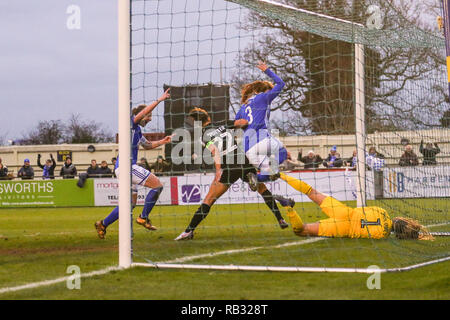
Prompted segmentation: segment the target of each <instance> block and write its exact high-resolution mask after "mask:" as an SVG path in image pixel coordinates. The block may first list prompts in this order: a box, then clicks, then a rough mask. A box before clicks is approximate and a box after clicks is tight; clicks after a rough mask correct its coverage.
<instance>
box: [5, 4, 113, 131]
mask: <svg viewBox="0 0 450 320" xmlns="http://www.w3.org/2000/svg"><path fill="white" fill-rule="evenodd" d="M72 4H76V5H78V6H79V7H80V9H81V29H79V30H76V29H75V30H69V29H68V28H67V20H68V18H69V16H70V15H69V14H67V13H66V12H67V9H68V7H69V6H70V5H72ZM116 17H117V10H116V1H104V0H102V1H88V0H72V1H68V0H39V1H36V0H21V1H14V0H2V1H1V2H0V43H1V45H0V46H1V53H0V57H1V58H0V109H1V116H0V135H1V136H3V137H7V138H18V137H20V136H21V135H22V133H23V132H26V131H27V129H29V128H30V127H34V126H35V125H36V123H37V121H38V120H45V119H49V120H50V119H61V120H66V119H67V118H68V117H69V115H70V114H71V113H79V114H81V115H82V117H83V118H84V119H86V120H87V119H97V120H99V121H101V122H103V123H105V124H106V125H107V126H108V127H110V128H116V127H117V124H116V123H117V115H116V114H117V112H116V105H117V104H116V101H117V93H116V92H117V85H116V83H117V76H116V75H117V62H116V60H117V44H116V42H117V40H116V38H117V36H116V35H117V18H116Z"/></svg>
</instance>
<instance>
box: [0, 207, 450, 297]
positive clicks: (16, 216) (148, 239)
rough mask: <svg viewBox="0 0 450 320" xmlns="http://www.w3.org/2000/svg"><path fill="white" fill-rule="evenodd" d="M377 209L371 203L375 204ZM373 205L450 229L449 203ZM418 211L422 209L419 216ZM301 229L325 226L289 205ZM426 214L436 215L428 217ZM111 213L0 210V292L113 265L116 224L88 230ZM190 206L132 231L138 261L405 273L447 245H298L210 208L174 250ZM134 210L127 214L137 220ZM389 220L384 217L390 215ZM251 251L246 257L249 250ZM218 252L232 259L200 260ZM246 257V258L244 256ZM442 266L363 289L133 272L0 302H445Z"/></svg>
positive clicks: (346, 277) (357, 277) (342, 279)
mask: <svg viewBox="0 0 450 320" xmlns="http://www.w3.org/2000/svg"><path fill="white" fill-rule="evenodd" d="M378 204H379V203H378ZM379 205H380V206H383V207H386V208H389V209H391V208H396V214H391V215H392V216H395V215H397V214H399V215H402V214H404V213H405V212H408V215H409V216H413V217H415V218H418V219H419V220H420V221H421V222H423V223H424V224H426V225H436V226H435V227H432V228H431V230H432V231H449V226H448V225H446V224H445V223H446V222H447V221H448V218H449V217H448V211H447V209H448V200H447V199H433V200H423V199H420V200H402V201H400V200H391V201H383V203H382V204H379ZM424 208H427V209H426V211H424ZM296 209H297V211H298V212H299V213H300V214H301V216H302V217H303V219H304V220H305V221H306V222H310V221H316V220H318V219H322V218H324V216H323V215H322V214H321V212H320V211H319V210H318V209H317V207H316V206H315V205H313V204H297V206H296ZM433 209H434V210H433ZM110 210H111V208H66V209H8V210H0V289H1V288H5V287H14V286H18V285H24V284H28V283H32V282H38V281H44V280H50V279H55V278H59V277H64V276H67V275H68V274H67V273H66V270H67V267H68V266H70V265H77V266H79V267H80V269H81V271H82V272H83V273H86V272H89V271H95V270H100V269H103V268H106V267H109V266H114V265H117V259H118V252H117V250H118V249H117V247H118V242H117V224H115V225H113V226H111V227H110V228H108V233H107V238H106V239H105V240H99V239H98V238H97V236H96V234H95V230H94V228H93V224H94V222H95V221H96V220H99V219H102V218H103V217H104V216H106V215H107V214H108V213H109V211H110ZM195 210H196V206H190V207H188V206H159V207H156V208H155V210H154V212H153V214H152V217H153V218H152V220H153V222H154V224H155V225H157V226H158V227H160V229H159V230H158V231H156V232H148V231H146V230H144V229H143V228H142V227H140V226H137V225H135V227H134V239H133V250H134V260H135V261H138V262H163V261H173V260H175V259H179V258H183V259H185V262H184V263H196V264H221V265H224V264H235V265H259V266H309V267H361V268H366V267H368V266H370V265H378V266H379V267H381V268H393V267H403V266H408V265H411V264H415V263H420V262H424V261H428V260H432V259H436V258H440V257H445V256H448V255H450V252H449V251H450V250H449V239H448V238H437V239H436V240H435V241H433V242H426V241H399V240H396V239H394V238H393V237H392V238H390V239H387V240H370V239H364V240H363V239H359V240H357V239H354V240H351V239H324V240H320V241H317V242H313V243H308V244H299V245H291V246H288V247H277V246H279V245H283V244H287V243H289V244H291V243H292V242H296V241H300V240H302V238H299V237H296V236H295V235H294V234H293V233H292V231H291V229H286V230H281V229H280V228H279V227H278V225H277V224H276V221H275V219H274V217H273V216H272V214H271V212H270V211H268V209H267V208H266V207H265V205H263V204H259V205H257V204H253V205H250V204H246V205H218V206H215V207H213V209H212V210H211V213H210V214H209V216H208V218H207V219H206V220H205V221H203V223H202V224H201V226H200V227H199V228H198V231H197V232H196V235H195V239H194V240H193V241H186V242H175V241H173V239H174V238H175V237H176V236H177V235H178V234H179V233H180V232H182V231H183V230H184V228H185V227H186V225H187V224H188V222H189V220H190V218H191V216H192V214H193V212H195ZM140 211H141V208H136V209H135V217H136V216H137V214H139V213H140ZM390 212H392V209H391V210H390ZM255 247H257V248H258V249H254V250H250V251H248V250H249V248H255ZM226 250H242V252H240V251H235V252H234V253H231V254H230V253H228V254H220V255H216V256H207V254H211V253H216V254H217V253H220V252H223V251H226ZM244 250H245V251H244ZM449 267H450V262H445V263H439V264H436V265H432V266H428V267H424V268H420V269H416V270H413V271H408V272H403V273H392V274H382V275H381V290H369V289H367V286H366V281H367V278H368V276H369V275H364V274H323V273H319V274H315V273H270V272H233V271H191V270H156V269H153V268H133V269H130V270H126V271H117V272H111V273H109V274H106V275H102V276H95V277H92V278H83V279H82V280H81V289H80V290H69V289H67V287H66V284H65V283H60V284H56V285H51V286H44V287H39V288H36V289H26V290H22V291H17V292H12V293H5V294H0V299H449V298H450V290H449V289H448V288H449V287H450V276H449V275H448V269H449Z"/></svg>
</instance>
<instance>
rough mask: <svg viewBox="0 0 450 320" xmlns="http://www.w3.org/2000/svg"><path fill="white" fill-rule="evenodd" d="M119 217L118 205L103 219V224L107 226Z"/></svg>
mask: <svg viewBox="0 0 450 320" xmlns="http://www.w3.org/2000/svg"><path fill="white" fill-rule="evenodd" d="M117 219H119V207H115V208H114V210H113V211H111V213H110V214H109V215H108V216H107V217H106V218H105V219H104V220H103V222H102V223H103V225H104V226H105V227H107V226H109V225H110V224H111V223H113V222H114V221H116V220H117Z"/></svg>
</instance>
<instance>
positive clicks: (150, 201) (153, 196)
mask: <svg viewBox="0 0 450 320" xmlns="http://www.w3.org/2000/svg"><path fill="white" fill-rule="evenodd" d="M162 190H163V187H159V188H155V189H151V190H150V191H149V193H148V194H147V196H146V197H145V205H144V209H142V213H141V218H142V219H147V218H148V215H149V214H150V212H151V211H152V209H153V207H154V206H155V204H156V201H158V198H159V195H160V194H161V191H162Z"/></svg>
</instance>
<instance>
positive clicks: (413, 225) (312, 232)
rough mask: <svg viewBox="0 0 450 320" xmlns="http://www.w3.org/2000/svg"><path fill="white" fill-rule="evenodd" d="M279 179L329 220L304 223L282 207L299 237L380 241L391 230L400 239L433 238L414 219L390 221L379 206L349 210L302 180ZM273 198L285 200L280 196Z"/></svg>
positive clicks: (286, 177)
mask: <svg viewBox="0 0 450 320" xmlns="http://www.w3.org/2000/svg"><path fill="white" fill-rule="evenodd" d="M280 178H281V179H283V180H284V181H286V182H287V183H288V184H289V185H290V186H291V187H293V188H294V189H296V190H298V191H300V192H302V193H304V194H305V195H307V196H308V197H309V198H310V199H311V200H312V201H313V202H315V203H316V204H318V205H319V206H320V208H321V209H322V211H323V213H325V214H326V215H327V216H328V219H324V220H320V221H318V222H315V223H303V222H302V220H301V218H300V216H299V215H298V214H297V212H296V211H295V210H294V209H293V201H292V202H291V204H290V206H285V208H286V209H287V216H288V218H289V220H290V222H291V225H292V229H293V231H294V233H295V234H296V235H298V236H318V237H336V238H371V239H383V238H387V237H389V234H390V233H391V231H393V232H394V233H395V236H396V237H397V238H399V239H418V240H432V239H433V237H432V236H431V235H430V233H429V232H428V230H427V229H426V228H425V227H424V226H422V225H420V224H419V223H418V222H417V221H415V220H412V219H409V218H402V217H397V218H393V219H391V218H390V217H389V215H388V213H387V212H386V210H384V209H382V208H380V207H361V208H350V207H348V206H346V205H345V204H343V203H341V202H339V201H337V200H336V199H334V198H333V197H331V196H328V195H325V194H323V193H321V192H319V191H317V190H316V189H314V188H312V187H311V186H310V185H308V184H307V183H305V182H304V181H301V180H298V179H295V178H293V177H290V176H288V175H286V174H284V173H280ZM275 198H276V199H277V200H278V198H280V200H282V201H283V200H284V198H282V197H279V196H275ZM280 203H282V202H281V201H280Z"/></svg>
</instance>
